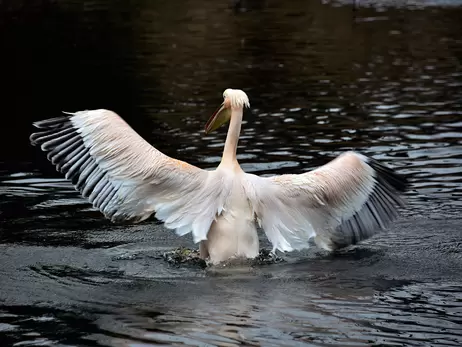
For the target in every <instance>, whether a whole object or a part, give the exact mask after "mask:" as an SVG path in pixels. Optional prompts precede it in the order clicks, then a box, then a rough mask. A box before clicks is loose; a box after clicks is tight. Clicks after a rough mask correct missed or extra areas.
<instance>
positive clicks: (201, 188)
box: [31, 89, 407, 263]
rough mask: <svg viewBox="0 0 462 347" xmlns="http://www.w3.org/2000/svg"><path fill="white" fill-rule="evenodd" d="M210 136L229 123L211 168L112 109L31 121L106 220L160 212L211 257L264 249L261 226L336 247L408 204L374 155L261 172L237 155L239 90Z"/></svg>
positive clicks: (286, 245) (293, 241)
mask: <svg viewBox="0 0 462 347" xmlns="http://www.w3.org/2000/svg"><path fill="white" fill-rule="evenodd" d="M223 96H224V102H223V104H222V105H221V107H220V108H219V109H218V110H217V111H216V112H215V113H214V114H213V116H212V117H211V119H210V120H209V122H208V123H207V125H206V132H210V131H213V130H215V129H216V128H218V127H219V126H220V125H222V124H224V123H225V122H227V121H230V126H229V129H228V136H227V139H226V143H225V149H224V152H223V158H222V161H221V163H220V165H219V166H218V167H217V168H216V170H213V171H206V170H202V169H200V168H198V167H195V166H193V165H190V164H188V163H186V162H183V161H179V160H176V159H173V158H170V157H168V156H166V155H165V154H163V153H161V152H160V151H158V150H157V149H155V148H154V147H153V146H151V145H150V144H149V143H147V142H146V141H145V140H144V139H143V138H141V137H140V136H139V135H138V134H137V133H136V132H135V131H134V130H133V129H132V128H131V127H130V126H129V125H128V124H127V123H126V122H125V121H123V120H122V118H120V117H119V116H118V115H117V114H115V113H114V112H111V111H108V110H91V111H81V112H76V113H70V114H69V116H63V117H59V118H53V119H48V120H44V121H39V122H36V123H34V125H35V126H36V127H37V128H39V129H41V130H40V132H37V133H34V134H32V135H31V142H32V144H34V145H40V146H41V149H42V150H43V151H46V152H48V155H47V157H48V159H49V160H50V161H51V163H52V164H54V165H56V168H57V170H58V171H60V172H62V173H63V174H65V177H66V179H68V180H70V181H71V182H72V183H73V184H74V186H75V187H76V189H78V190H79V191H80V192H81V194H82V196H84V197H85V198H87V199H88V200H89V201H90V202H92V203H93V206H95V207H96V208H98V209H99V210H100V211H101V212H102V213H103V214H104V215H105V216H106V218H109V219H110V220H112V221H114V222H117V221H131V222H134V223H135V222H140V221H143V220H145V219H146V218H148V217H150V216H151V215H153V214H154V213H155V217H156V218H158V219H159V220H161V221H163V222H164V224H165V226H166V227H167V228H169V229H175V230H176V232H177V233H178V234H179V235H185V234H187V233H189V232H191V233H192V236H193V239H194V241H195V242H201V256H202V257H204V258H206V257H209V258H210V260H211V261H212V262H213V263H218V262H220V261H223V260H226V259H229V258H232V257H248V258H253V257H255V256H257V255H258V251H259V244H258V235H257V228H256V223H259V224H260V226H261V227H262V229H263V230H264V231H265V233H266V235H267V237H268V239H269V241H270V242H271V243H272V245H273V251H274V250H276V249H277V250H280V251H292V250H294V249H303V248H307V247H308V241H309V240H310V238H313V237H314V240H315V242H316V243H317V244H318V245H319V246H321V247H323V248H325V249H328V250H334V249H337V248H340V247H345V246H348V245H351V244H355V243H357V242H359V241H361V240H364V239H367V238H369V237H370V236H372V235H374V234H375V233H376V232H378V231H380V230H382V229H384V228H385V227H387V226H388V225H389V224H390V222H391V221H393V220H394V219H395V218H396V217H397V214H398V208H399V206H402V204H403V202H402V199H401V197H400V193H401V192H403V191H404V190H405V189H406V186H407V182H406V179H405V178H404V177H402V176H400V175H398V174H396V173H395V172H394V171H393V170H391V169H389V168H387V167H385V166H383V165H381V164H379V163H378V162H377V161H375V160H373V159H371V158H368V157H365V156H363V155H361V154H357V153H354V152H347V153H344V154H342V155H341V156H339V157H337V158H336V159H334V160H333V161H331V162H329V163H328V164H326V165H324V166H322V167H320V168H318V169H316V170H313V171H311V172H308V173H304V174H300V175H281V176H273V177H258V176H256V175H253V174H247V173H245V172H243V171H242V169H241V167H240V166H239V163H238V162H237V159H236V149H237V142H238V138H239V133H240V128H241V123H242V116H243V110H244V107H249V106H250V105H249V100H248V97H247V95H246V94H245V93H244V92H243V91H242V90H233V89H227V90H226V91H225V92H224V94H223Z"/></svg>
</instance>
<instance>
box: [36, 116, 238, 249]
mask: <svg viewBox="0 0 462 347" xmlns="http://www.w3.org/2000/svg"><path fill="white" fill-rule="evenodd" d="M34 125H35V127H37V128H38V129H40V131H39V132H36V133H33V134H32V135H31V136H30V140H31V143H32V144H33V145H37V146H40V148H41V149H42V150H43V151H45V152H48V154H47V158H48V160H49V161H50V162H51V163H52V164H53V165H55V166H56V169H57V170H58V171H59V172H61V173H63V174H64V175H65V177H66V179H68V180H70V181H71V182H72V184H73V185H74V186H75V188H76V189H77V190H78V191H79V192H80V193H81V194H82V196H83V197H84V198H87V199H88V200H89V201H90V202H91V203H93V206H94V207H96V208H98V209H99V210H100V211H101V212H102V213H103V214H104V215H105V216H106V217H107V218H109V219H110V220H112V221H113V222H117V221H130V222H140V221H143V220H145V219H146V218H148V217H149V216H151V215H152V214H153V213H156V217H157V218H158V219H160V220H162V221H164V222H165V226H166V227H167V228H170V229H176V231H177V233H179V234H186V233H188V232H191V231H192V233H193V237H194V240H195V241H196V242H197V241H200V240H204V239H206V235H207V232H208V230H209V227H210V224H211V223H212V221H213V220H214V219H215V217H216V215H217V214H220V211H221V210H222V209H223V205H224V203H225V200H226V197H227V194H228V193H229V191H230V188H229V187H230V186H231V183H230V180H229V179H228V178H227V176H226V174H225V173H223V172H221V171H218V170H216V171H205V170H202V169H199V168H197V167H195V166H193V165H190V164H188V163H186V162H183V161H179V160H176V159H173V158H170V157H168V156H166V155H165V154H163V153H161V152H160V151H158V150H157V149H155V148H154V147H152V146H151V145H150V144H149V143H147V142H146V141H145V140H144V139H143V138H141V137H140V136H139V135H138V134H137V133H136V132H135V131H134V130H133V129H132V128H131V127H130V126H129V125H128V124H127V123H126V122H125V121H123V120H122V118H120V117H119V116H118V115H117V114H115V113H114V112H111V111H108V110H91V111H81V112H76V113H69V114H68V115H66V116H62V117H58V118H52V119H47V120H43V121H39V122H36V123H34Z"/></svg>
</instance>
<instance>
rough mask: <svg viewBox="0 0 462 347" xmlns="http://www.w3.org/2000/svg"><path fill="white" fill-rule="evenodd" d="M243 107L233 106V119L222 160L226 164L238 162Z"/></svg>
mask: <svg viewBox="0 0 462 347" xmlns="http://www.w3.org/2000/svg"><path fill="white" fill-rule="evenodd" d="M242 114H243V108H241V107H240V108H233V109H232V110H231V120H230V123H229V128H228V134H227V135H226V142H225V149H224V150H223V157H222V158H221V162H222V163H223V164H224V165H233V164H237V159H236V151H237V142H238V141H239V134H240V133H241V124H242Z"/></svg>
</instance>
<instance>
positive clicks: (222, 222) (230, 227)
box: [200, 166, 259, 263]
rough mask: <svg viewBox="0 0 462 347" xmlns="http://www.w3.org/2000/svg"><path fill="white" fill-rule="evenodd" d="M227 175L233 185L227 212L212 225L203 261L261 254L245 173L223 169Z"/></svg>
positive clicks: (203, 246)
mask: <svg viewBox="0 0 462 347" xmlns="http://www.w3.org/2000/svg"><path fill="white" fill-rule="evenodd" d="M217 170H218V171H221V170H223V171H227V172H226V174H225V175H226V176H228V175H229V176H228V177H229V179H230V182H231V184H232V186H231V190H230V195H229V197H228V199H227V201H226V204H225V205H224V210H223V212H222V213H221V214H220V215H219V216H217V218H216V220H215V221H213V222H212V225H211V227H210V230H209V232H208V234H207V240H204V241H201V248H200V249H201V257H203V258H207V257H209V258H210V259H211V260H212V262H214V263H218V262H221V261H224V260H227V259H229V258H232V257H245V258H255V257H256V256H257V255H258V253H259V241H258V234H257V226H256V223H255V215H254V212H253V210H252V205H251V203H250V202H249V200H248V198H247V192H246V191H245V188H244V187H245V173H244V172H243V171H242V170H241V169H240V167H239V166H236V170H229V169H228V168H226V167H223V166H222V167H219V168H218V169H217Z"/></svg>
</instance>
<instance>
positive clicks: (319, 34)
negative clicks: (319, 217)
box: [0, 0, 462, 347]
mask: <svg viewBox="0 0 462 347" xmlns="http://www.w3.org/2000/svg"><path fill="white" fill-rule="evenodd" d="M461 18H462V1H455V0H454V1H450V0H441V1H438V0H433V1H431V0H423V1H411V0H403V1H392V0H384V1H373V0H369V1H368V0H356V1H341V0H338V1H335V0H332V1H329V0H322V1H320V0H313V1H302V0H286V1H271V0H266V1H265V0H253V1H251V0H247V1H245V0H241V1H238V0H236V1H224V0H223V1H216V0H215V1H212V0H204V1H193V0H183V1H155V2H154V1H141V0H139V1H135V0H133V1H112V2H111V1H90V0H88V1H70V0H55V1H51V0H34V1H28V2H25V1H24V2H23V1H3V2H0V50H1V52H2V53H1V54H0V72H1V76H2V77H1V81H2V84H3V88H2V92H1V96H2V97H1V99H2V114H3V116H2V122H3V124H2V127H0V264H2V265H1V266H0V346H1V347H3V346H63V347H64V346H66V347H70V346H76V347H77V346H79V347H80V346H92V347H93V346H130V347H148V346H223V347H225V346H238V345H239V346H342V347H343V346H376V347H378V346H387V347H391V346H432V347H433V346H460V345H461V344H462V230H461V229H460V225H461V223H462V218H461V212H462V184H461V183H462V36H461V33H462V20H461ZM226 88H238V89H243V90H244V91H245V92H246V93H247V94H248V96H249V98H250V104H251V108H250V109H249V110H246V112H245V114H244V124H243V127H242V133H241V138H240V142H239V147H238V160H239V162H240V163H241V165H242V167H243V168H244V169H245V171H247V172H252V173H255V174H258V175H273V174H286V173H294V174H297V173H302V172H305V171H308V170H311V169H313V168H316V167H318V166H320V165H323V164H325V163H327V162H328V161H329V160H331V159H333V158H334V157H335V156H337V155H339V154H340V153H342V152H344V151H348V150H354V151H358V152H361V153H364V154H366V155H368V156H371V157H373V158H375V159H378V160H380V161H382V162H384V163H385V164H387V165H389V166H391V167H394V168H396V170H397V171H398V172H400V173H403V174H405V175H407V176H408V177H409V179H410V181H411V188H410V189H409V191H408V192H407V193H406V200H407V205H406V207H405V208H404V209H403V210H402V211H401V215H400V218H399V220H398V221H396V223H394V224H393V225H392V226H391V227H390V228H389V229H388V230H387V231H386V232H384V233H381V234H379V235H376V236H375V237H373V238H371V239H369V240H367V241H365V242H362V243H361V244H359V245H356V246H354V247H350V248H347V249H345V250H342V251H340V252H338V253H337V254H327V253H326V252H324V251H322V250H320V249H318V248H316V247H315V246H313V247H312V248H310V249H307V250H305V251H302V252H293V253H286V254H279V255H280V256H282V257H283V258H284V259H285V261H284V262H282V263H278V264H272V265H262V266H254V267H250V266H236V267H230V268H223V269H202V268H199V267H194V266H174V265H171V264H169V263H167V262H166V261H165V260H164V259H163V256H162V255H163V253H164V252H167V251H170V250H172V249H175V248H176V247H179V246H186V247H191V248H194V247H196V245H194V244H193V243H192V240H191V238H190V236H185V237H178V236H176V235H175V234H174V233H173V232H172V231H169V230H166V229H165V228H164V227H163V226H162V224H161V223H159V222H158V221H157V220H155V219H154V218H151V219H150V220H148V221H146V222H143V223H141V224H136V225H119V224H113V223H111V222H109V221H107V220H105V219H104V218H103V216H102V214H101V213H100V212H99V211H97V210H95V209H93V208H92V207H91V205H90V204H88V203H87V202H86V200H84V199H83V198H81V197H80V195H79V194H78V193H77V192H76V191H75V190H74V188H73V187H72V186H71V185H70V184H69V183H68V182H67V181H65V180H64V179H63V177H61V175H60V174H59V173H57V172H56V171H55V169H54V167H53V166H52V165H51V164H50V163H49V162H48V161H47V160H46V155H44V154H43V153H42V152H41V151H40V150H39V149H37V148H34V147H32V146H30V144H29V139H28V137H29V135H30V133H31V132H32V131H33V128H32V125H31V124H32V122H33V121H36V120H41V119H45V118H50V117H56V116H59V114H60V112H61V111H77V110H84V109H93V108H107V109H111V110H113V111H115V112H117V113H118V114H120V115H121V116H122V117H123V118H124V119H125V120H126V121H127V122H128V123H129V124H130V125H131V126H132V127H133V128H134V129H135V130H136V131H137V132H138V133H139V134H140V135H141V136H143V137H144V138H145V139H146V140H148V141H149V142H150V143H151V144H152V145H153V146H155V147H156V148H157V149H159V150H161V151H162V152H163V153H165V154H167V155H169V156H172V157H175V158H178V159H181V160H186V161H188V162H189V163H191V164H194V165H197V166H199V167H201V168H206V169H211V168H214V167H216V166H217V165H218V163H219V161H220V158H221V151H222V150H223V145H224V140H225V136H226V129H225V128H223V129H220V130H219V131H218V132H216V133H213V134H210V135H205V134H204V131H203V129H204V125H205V122H206V120H207V119H208V118H209V116H210V115H211V114H212V112H213V111H215V109H216V108H217V106H218V105H219V104H220V103H221V102H222V93H223V91H224V90H225V89H226ZM261 243H262V247H265V248H270V245H269V243H268V241H267V240H266V237H265V236H264V234H262V235H261Z"/></svg>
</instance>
